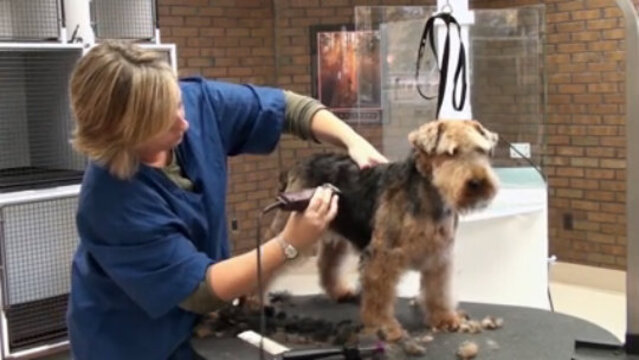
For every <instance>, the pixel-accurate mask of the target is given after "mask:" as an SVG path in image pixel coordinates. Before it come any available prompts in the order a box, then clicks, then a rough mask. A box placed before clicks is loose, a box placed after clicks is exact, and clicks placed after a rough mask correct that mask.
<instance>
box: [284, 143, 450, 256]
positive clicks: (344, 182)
mask: <svg viewBox="0 0 639 360" xmlns="http://www.w3.org/2000/svg"><path fill="white" fill-rule="evenodd" d="M285 175H286V176H282V178H281V181H282V184H281V189H285V188H287V187H288V186H289V185H290V184H291V183H292V182H295V190H299V189H301V188H313V187H317V186H320V185H322V184H324V183H331V184H333V185H335V186H337V187H338V188H339V189H340V190H341V195H340V199H339V203H338V206H339V211H338V214H337V216H336V217H335V220H334V221H333V223H332V224H331V228H332V229H333V230H334V231H336V232H337V233H339V234H341V235H342V236H344V237H345V238H347V239H348V240H349V241H350V242H351V243H352V244H353V245H355V246H356V247H357V248H359V249H360V250H362V249H364V248H365V247H366V246H368V244H369V243H370V241H371V237H372V232H373V221H374V217H375V212H376V210H377V208H378V206H379V201H380V199H382V195H383V193H386V195H388V196H393V194H394V193H398V192H402V193H404V197H405V198H407V199H408V201H407V202H406V203H405V209H402V210H403V211H402V213H409V214H414V213H415V212H423V211H425V210H429V211H430V210H434V209H432V206H433V205H434V204H437V203H440V202H441V200H440V199H439V196H438V195H437V194H436V192H432V193H431V194H429V195H430V196H429V197H433V198H432V199H429V201H428V204H423V203H422V202H423V199H421V198H422V197H423V196H418V195H417V192H423V190H424V189H425V188H428V187H430V186H427V185H428V183H427V181H426V183H425V182H424V181H425V179H423V178H421V177H420V176H419V174H418V173H417V171H416V169H415V164H414V158H413V157H412V156H409V157H408V158H407V159H406V160H405V161H401V162H394V163H390V164H382V165H377V166H374V167H370V168H365V169H360V168H359V167H358V166H357V164H356V163H355V162H353V160H352V159H351V158H350V157H349V156H348V155H345V154H335V153H326V154H317V155H313V156H311V157H309V158H306V159H304V160H302V161H300V162H298V163H297V164H296V165H295V166H294V167H293V168H292V169H290V170H289V171H288V172H287V173H286V174H285ZM418 187H421V189H418ZM411 194H412V195H414V196H412V195H411ZM436 207H437V206H436ZM395 215H396V216H402V214H395Z"/></svg>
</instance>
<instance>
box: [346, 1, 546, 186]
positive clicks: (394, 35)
mask: <svg viewBox="0 0 639 360" xmlns="http://www.w3.org/2000/svg"><path fill="white" fill-rule="evenodd" d="M472 11H473V14H474V21H473V22H472V23H470V24H468V25H466V26H468V39H469V40H468V44H467V47H466V56H467V59H468V69H467V71H468V78H469V85H468V91H469V93H468V94H467V95H468V97H467V101H470V107H471V110H472V118H474V119H476V120H478V121H480V122H481V123H482V124H484V126H486V127H487V128H489V129H491V130H493V131H496V132H497V133H498V134H499V135H500V137H501V138H502V139H504V140H507V141H508V142H511V143H523V144H528V145H529V147H530V157H529V160H530V161H526V159H521V158H518V157H517V156H520V155H519V154H517V153H513V151H512V149H511V148H510V146H509V145H508V143H507V142H505V141H502V142H500V144H499V145H498V148H497V150H496V153H495V159H494V164H495V165H496V166H497V167H499V168H500V171H502V172H509V173H510V174H511V175H513V176H517V177H519V179H518V182H519V183H522V182H526V181H531V182H539V181H541V180H543V178H542V177H541V176H540V174H538V173H537V172H536V171H535V170H534V168H535V167H536V168H541V162H542V151H543V148H544V145H545V142H544V137H543V134H544V130H543V126H544V123H545V94H546V91H545V77H544V64H543V58H544V54H543V50H544V47H543V43H544V39H543V36H544V12H545V9H544V6H543V5H540V6H525V7H516V8H506V9H472ZM435 12H436V8H435V7H432V6H360V7H356V8H355V29H354V30H355V33H368V34H374V35H368V38H374V39H375V42H376V47H377V48H378V50H377V51H378V52H377V53H374V54H371V51H370V50H369V49H366V48H365V51H364V50H360V53H359V56H358V58H359V59H360V60H359V61H360V62H363V61H369V62H378V63H379V65H378V66H377V67H375V66H368V67H367V66H360V67H359V73H358V85H359V89H358V94H359V97H358V100H357V101H358V106H357V108H358V110H360V111H361V110H363V109H366V108H367V104H366V99H367V98H369V97H370V95H369V93H370V92H371V90H370V89H371V88H375V87H374V86H371V85H369V84H370V83H371V82H374V81H378V82H379V86H378V88H379V104H380V106H379V118H380V121H379V123H380V125H381V127H382V130H381V132H382V135H381V136H382V149H383V151H384V153H385V154H386V155H387V156H389V157H390V158H392V159H394V160H398V159H402V158H404V157H405V156H406V155H407V154H408V152H409V150H410V149H409V144H408V142H407V135H408V133H409V132H410V131H411V130H413V129H415V128H416V127H418V126H419V125H421V124H423V123H425V122H428V121H431V120H434V119H435V118H436V109H437V99H436V95H437V90H438V86H439V67H438V65H437V62H436V59H435V56H434V55H433V53H432V51H431V50H430V47H427V48H426V51H425V53H424V56H423V59H422V60H421V62H420V71H419V77H418V78H416V63H417V54H418V48H419V43H420V39H421V36H422V32H423V31H424V25H425V24H426V21H427V19H428V18H429V17H430V16H431V15H433V14H434V13H435ZM453 16H455V13H453ZM440 23H441V24H442V25H443V22H440V21H437V23H436V24H440ZM460 23H461V24H462V25H464V22H463V21H462V20H460ZM442 29H443V31H446V30H445V29H446V28H445V26H441V27H438V26H436V30H435V31H441V30H442ZM451 39H452V40H451V41H457V39H458V37H457V33H456V31H452V32H451ZM436 41H437V36H436ZM436 46H439V45H436ZM438 48H439V47H438ZM439 51H440V52H441V50H439ZM456 56H457V53H456V52H454V51H453V52H451V57H455V59H456ZM371 57H375V60H371ZM455 61H456V60H455ZM418 83H419V84H420V86H421V89H422V91H423V92H424V93H425V94H427V95H429V96H434V98H433V99H431V100H426V99H424V98H423V97H422V96H421V95H420V94H419V93H418V91H417V87H416V84H418ZM360 118H361V117H360ZM358 121H362V120H361V119H359V120H358ZM523 155H527V154H526V153H525V152H524V153H523ZM533 165H534V166H533Z"/></svg>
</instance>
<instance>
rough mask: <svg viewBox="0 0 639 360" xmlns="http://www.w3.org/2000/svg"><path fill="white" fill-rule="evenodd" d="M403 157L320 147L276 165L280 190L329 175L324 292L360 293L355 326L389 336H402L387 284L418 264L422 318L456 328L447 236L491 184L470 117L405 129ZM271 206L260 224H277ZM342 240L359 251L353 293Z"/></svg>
mask: <svg viewBox="0 0 639 360" xmlns="http://www.w3.org/2000/svg"><path fill="white" fill-rule="evenodd" d="M408 141H409V142H410V145H411V147H412V148H411V151H410V154H409V155H408V156H407V158H406V159H405V160H403V161H397V162H391V163H388V164H382V165H377V166H374V167H370V168H365V169H360V168H359V167H358V166H357V165H356V164H355V163H354V162H353V161H352V160H351V159H350V158H349V157H348V156H347V155H345V154H336V153H323V154H317V155H314V156H311V157H309V158H306V159H304V160H302V161H300V162H298V163H297V164H296V165H294V166H293V167H292V168H291V169H290V170H288V171H287V172H285V173H284V176H283V177H282V180H281V187H280V191H299V190H302V189H306V188H313V187H317V186H320V185H322V184H324V183H330V184H332V185H334V186H336V187H337V188H339V189H340V190H341V194H340V195H339V200H338V214H337V216H336V217H335V219H334V220H333V221H332V222H331V224H330V225H329V231H328V232H327V235H326V236H325V238H324V239H322V240H320V241H319V251H318V268H319V277H320V284H321V286H322V288H323V289H324V291H325V292H326V293H327V294H328V295H329V296H330V297H331V298H333V299H335V300H337V301H342V300H348V299H351V298H353V297H357V296H358V295H360V296H361V298H359V300H360V317H361V322H362V325H363V326H364V330H365V331H367V332H374V333H375V334H379V335H381V336H382V337H383V338H384V340H387V341H396V340H399V339H400V338H402V337H403V336H405V335H406V332H405V330H404V329H403V327H402V326H401V324H400V323H399V322H398V321H397V319H396V318H395V315H394V306H395V296H396V295H395V289H396V285H397V283H398V281H399V279H400V276H401V275H402V274H403V273H404V272H405V271H407V270H411V269H412V270H417V271H419V272H420V275H421V281H420V295H421V296H420V300H419V304H420V305H421V307H422V309H423V310H424V311H423V312H424V314H426V318H425V319H424V321H425V323H426V324H428V325H430V326H431V327H433V328H435V329H439V330H448V331H454V330H456V329H457V328H458V327H459V325H460V322H461V316H460V315H459V314H458V313H457V308H456V307H457V305H456V302H455V300H454V299H453V294H452V275H453V244H454V240H455V232H456V229H457V223H458V218H459V215H460V214H465V213H469V212H471V211H475V210H479V209H482V208H484V207H486V206H487V205H489V203H490V202H491V200H492V199H493V198H494V197H495V195H496V194H497V191H498V187H499V183H498V179H497V176H496V175H495V173H494V171H493V169H492V166H491V163H490V158H491V157H492V155H493V152H494V148H495V146H496V144H497V141H498V135H497V134H495V133H493V132H491V131H489V130H487V129H486V128H484V127H483V126H482V125H481V124H480V123H479V122H478V121H475V120H436V121H431V122H428V123H426V124H424V125H422V126H420V127H419V128H418V129H415V130H414V131H412V132H410V134H409V135H408ZM286 219H287V215H286V214H285V213H283V212H280V213H278V214H276V216H275V218H274V220H273V222H272V223H271V227H270V229H269V230H270V232H271V233H272V234H277V233H278V232H279V231H281V229H282V228H283V226H284V224H285V222H286ZM349 247H353V248H355V249H356V250H357V252H358V253H359V254H360V265H359V268H360V269H359V277H360V283H361V294H359V293H358V292H357V291H355V290H353V289H351V288H349V287H348V286H347V285H346V282H345V281H344V280H343V278H342V277H341V274H340V270H339V269H340V265H341V263H342V261H343V259H344V258H345V255H346V254H347V250H348V248H349Z"/></svg>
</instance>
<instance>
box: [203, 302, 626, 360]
mask: <svg viewBox="0 0 639 360" xmlns="http://www.w3.org/2000/svg"><path fill="white" fill-rule="evenodd" d="M460 308H461V309H462V310H465V311H466V312H467V313H468V315H469V316H470V317H471V318H472V319H476V320H481V319H483V318H484V317H485V316H494V317H498V318H503V319H504V325H503V327H502V328H500V329H496V330H484V331H483V332H481V333H479V334H468V333H436V334H433V337H434V340H433V341H432V342H430V343H427V344H426V353H425V354H424V355H422V356H406V359H415V360H421V359H456V358H457V357H456V355H455V354H456V352H457V349H458V347H459V345H460V344H461V343H462V342H463V341H464V340H470V341H473V342H475V343H476V344H477V345H478V346H479V353H478V355H477V357H476V359H491V360H513V359H517V360H527V359H530V360H546V359H547V360H563V359H567V360H571V359H575V360H590V359H600V360H601V359H639V357H629V356H627V355H608V354H606V355H602V354H601V353H599V354H597V353H596V352H591V351H590V350H584V351H581V350H580V351H578V352H577V353H576V352H575V341H576V340H585V341H592V342H597V343H607V344H619V341H618V340H617V339H616V338H615V337H614V336H613V335H612V334H611V333H609V332H608V331H606V330H604V329H602V328H601V327H599V326H597V325H594V324H592V323H589V322H587V321H584V320H581V319H578V318H575V317H571V316H567V315H562V314H558V313H552V312H549V311H545V310H538V309H532V308H523V307H513V306H499V305H488V304H479V303H461V304H460ZM281 309H282V310H283V311H285V312H286V313H287V314H288V315H289V316H294V315H297V316H300V317H315V318H318V319H325V320H328V321H331V322H335V323H338V322H340V321H344V320H351V321H357V319H358V309H359V308H358V306H357V305H356V304H336V303H334V302H331V301H330V300H328V299H327V298H326V297H325V296H322V295H317V296H316V295H309V296H295V297H293V298H292V299H291V301H290V302H288V303H287V304H285V305H284V306H282V307H281ZM396 314H397V316H398V319H399V321H400V322H401V323H402V324H403V325H404V326H405V327H406V329H407V330H408V331H409V332H411V333H412V332H419V333H424V332H425V330H426V329H425V327H424V326H423V325H422V324H421V319H422V314H421V311H420V310H418V309H417V308H416V307H414V306H412V305H410V303H409V299H407V298H400V299H399V301H398V304H397V307H396ZM193 344H194V347H195V349H196V351H197V352H198V353H200V354H201V355H202V356H203V357H205V358H206V359H228V360H235V359H258V358H259V357H258V349H257V348H256V347H253V346H252V345H249V344H248V343H245V342H243V341H242V340H239V339H228V338H221V339H219V338H213V337H209V338H202V339H194V340H193ZM285 345H287V346H289V347H290V346H291V345H289V344H285ZM298 347H301V346H298ZM394 358H398V357H396V356H395V357H394Z"/></svg>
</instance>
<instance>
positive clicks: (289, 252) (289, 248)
mask: <svg viewBox="0 0 639 360" xmlns="http://www.w3.org/2000/svg"><path fill="white" fill-rule="evenodd" d="M284 253H285V254H286V257H288V258H289V259H292V258H294V257H296V256H297V250H296V249H295V248H294V247H293V246H291V245H288V246H286V249H284Z"/></svg>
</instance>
